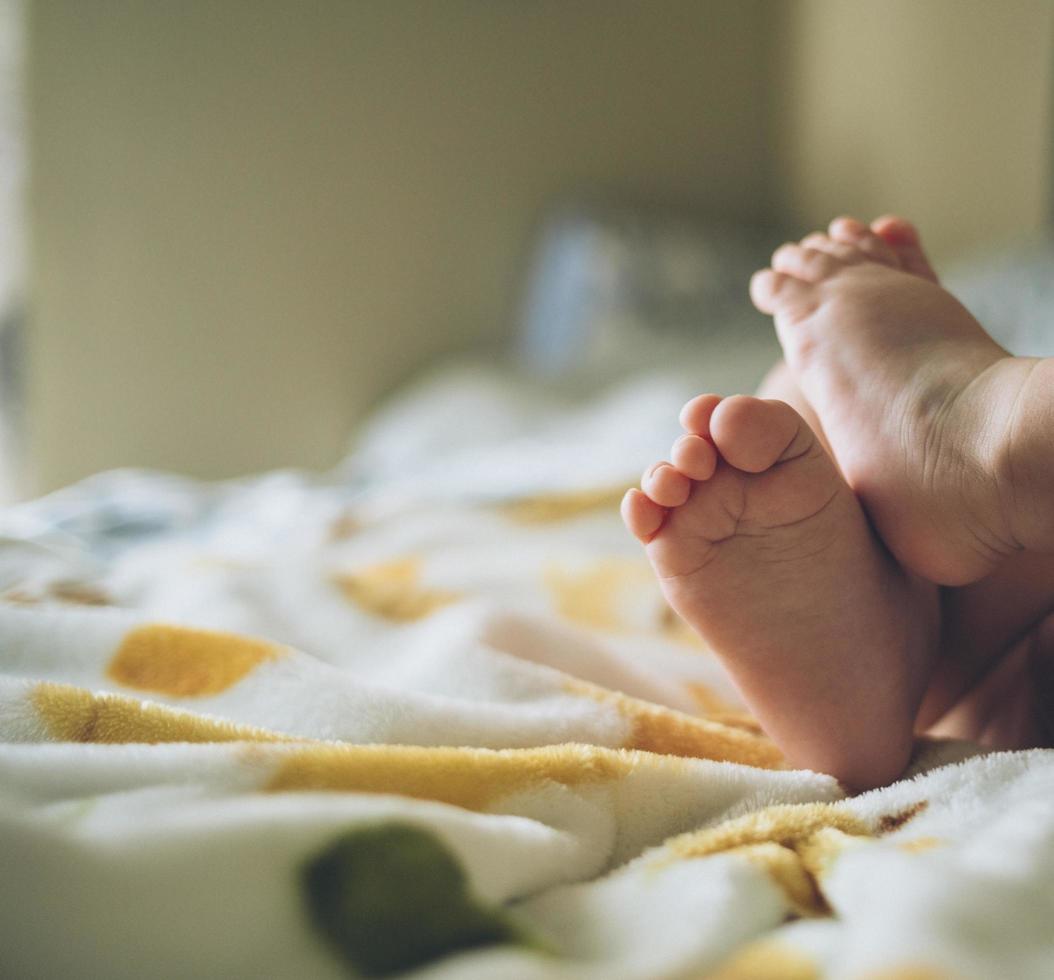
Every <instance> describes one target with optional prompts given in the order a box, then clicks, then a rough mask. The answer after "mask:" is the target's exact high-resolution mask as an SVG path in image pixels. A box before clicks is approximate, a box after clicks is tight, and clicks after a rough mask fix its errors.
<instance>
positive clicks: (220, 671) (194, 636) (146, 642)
mask: <svg viewBox="0 0 1054 980" xmlns="http://www.w3.org/2000/svg"><path fill="white" fill-rule="evenodd" d="M283 655H284V651H283V649H282V648H281V647H278V646H274V645H273V644H271V643H265V642H264V641H262V640H253V639H249V638H248V637H244V636H236V635H234V634H232V633H213V632H210V631H207V630H193V629H183V628H181V627H177V626H141V627H139V628H137V629H134V630H132V631H131V632H129V633H128V635H127V636H125V638H124V641H123V642H122V643H121V646H120V649H118V651H117V653H116V654H115V656H114V658H113V660H111V661H110V665H109V667H107V668H106V676H107V677H109V678H110V680H112V681H116V682H117V683H118V684H120V685H121V686H122V687H131V688H135V689H136V690H138V691H153V692H156V693H158V694H167V695H170V696H171V697H177V698H200V697H208V696H209V695H213V694H219V693H220V692H221V691H226V690H227V688H229V687H231V686H232V685H234V684H237V683H238V681H240V680H241V679H242V678H243V677H244V676H245V675H246V674H248V673H249V672H250V671H252V670H254V669H255V668H256V667H258V666H259V665H260V664H262V663H266V662H267V661H269V660H277V659H278V658H279V657H281V656H283Z"/></svg>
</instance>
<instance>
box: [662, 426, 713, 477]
mask: <svg viewBox="0 0 1054 980" xmlns="http://www.w3.org/2000/svg"><path fill="white" fill-rule="evenodd" d="M670 459H671V460H672V462H673V465H674V466H676V467H677V469H678V470H680V472H682V473H683V474H684V475H685V476H686V477H688V478H689V479H690V480H709V479H710V477H712V476H713V475H714V470H715V469H717V450H716V449H714V445H713V443H711V442H708V441H707V440H706V439H703V438H702V437H700V436H697V435H694V434H692V433H688V434H687V435H683V436H681V438H680V439H678V440H677V441H676V442H675V443H674V444H673V449H672V450H671V451H670Z"/></svg>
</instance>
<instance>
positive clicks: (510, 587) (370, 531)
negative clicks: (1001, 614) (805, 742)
mask: <svg viewBox="0 0 1054 980" xmlns="http://www.w3.org/2000/svg"><path fill="white" fill-rule="evenodd" d="M694 393H695V389H694V387H693V388H688V387H687V386H686V385H685V384H683V383H682V382H679V381H677V380H676V379H670V378H663V379H651V380H648V379H644V380H641V381H638V382H635V383H633V384H627V385H624V386H622V387H620V388H618V389H615V390H614V391H612V392H609V393H608V394H607V395H605V396H603V397H601V398H599V399H596V400H593V401H590V402H589V403H587V404H584V405H582V404H579V405H571V404H568V405H557V404H554V403H553V401H552V400H551V399H548V400H544V399H539V398H537V397H536V396H535V395H534V394H533V393H532V392H530V391H529V390H528V389H526V388H519V387H517V386H516V385H515V384H514V383H512V382H511V381H510V380H509V379H507V378H505V377H502V376H500V375H498V374H495V373H493V372H490V373H488V372H485V371H467V372H466V371H462V372H456V373H453V374H447V375H443V376H441V377H439V378H437V379H435V380H434V381H433V382H432V383H430V384H428V385H426V386H424V387H423V388H420V389H418V390H417V391H416V392H415V393H413V394H412V395H409V396H407V397H406V398H404V399H402V400H401V401H399V402H397V403H396V404H394V405H392V406H390V407H389V408H388V409H387V410H386V411H385V412H383V413H382V414H381V415H380V416H379V417H378V418H377V419H376V420H375V421H374V422H373V424H372V425H371V426H370V427H369V428H368V430H367V432H366V433H365V435H364V437H363V439H362V441H361V443H360V445H359V448H358V450H357V451H356V452H355V453H353V454H352V456H351V457H350V458H349V460H348V462H347V464H346V466H345V467H344V468H343V470H342V471H341V472H340V473H339V474H337V475H334V476H332V477H330V478H327V479H318V478H309V477H306V476H304V475H301V474H296V473H289V472H280V473H274V474H269V475H267V476H264V477H260V478H257V479H253V480H247V481H240V482H235V483H230V484H222V485H204V484H198V483H195V482H193V481H189V480H182V479H177V478H174V477H169V476H163V475H158V474H145V473H135V472H119V473H113V474H104V475H101V476H99V477H96V478H93V479H92V480H89V481H85V482H84V483H82V484H80V485H78V486H75V487H72V488H70V489H68V490H65V491H62V492H60V493H58V494H55V495H52V496H50V497H47V498H44V499H42V500H40V501H36V502H33V503H31V504H27V505H22V506H20V507H17V508H13V509H11V510H9V511H8V512H6V513H5V514H4V515H2V517H0V534H2V535H3V541H2V547H0V600H2V601H0V742H2V744H0V909H2V913H0V975H2V976H4V977H7V976H11V977H56V976H76V977H84V978H95V977H99V978H125V977H128V978H131V977H136V978H139V977H147V976H149V977H153V978H168V977H171V978H177V977H179V978H186V977H216V978H221V977H222V978H241V977H245V978H249V977H253V978H255V977H275V978H278V977H298V978H299V977H317V978H328V977H333V978H337V977H347V976H353V975H366V976H390V975H401V974H403V973H409V974H411V975H413V976H420V977H435V978H439V977H480V978H484V977H486V978H494V977H502V978H506V977H510V978H516V977H523V978H534V977H537V978H550V977H553V978H557V977H596V978H638V977H639V978H655V977H712V978H794V980H798V978H812V977H821V976H822V977H847V978H857V977H859V978H877V977H927V978H928V977H967V978H973V977H976V978H991V977H1015V978H1022V980H1027V978H1033V977H1035V978H1037V980H1038V978H1043V977H1049V976H1050V975H1051V973H1052V971H1054V933H1052V931H1051V928H1050V923H1051V922H1052V921H1054V888H1052V887H1051V882H1052V881H1054V752H1049V751H1033V752H1020V753H997V754H982V753H981V752H980V751H979V750H977V749H975V748H974V747H971V746H969V745H965V744H961V743H950V742H945V743H942V742H920V744H919V746H918V751H917V753H916V758H915V760H914V763H913V766H912V770H911V772H910V773H909V774H908V776H907V777H906V778H904V779H903V780H901V781H900V782H898V783H896V784H895V785H893V786H890V787H888V788H886V789H882V790H878V791H875V792H872V793H868V794H864V795H862V796H858V797H855V798H848V797H847V796H846V794H845V793H844V791H843V790H842V788H841V787H840V786H839V785H838V784H837V783H836V782H835V781H834V780H833V779H831V778H830V777H827V776H823V775H819V774H815V773H809V772H801V771H793V770H791V769H789V768H788V767H787V766H786V764H785V763H784V761H783V759H782V757H781V755H780V753H779V752H778V750H777V749H776V748H775V746H774V745H772V743H771V742H769V741H768V739H767V738H765V736H764V735H763V733H762V732H761V731H760V729H759V728H758V726H757V725H756V724H755V723H754V722H753V720H752V719H751V718H750V717H749V716H748V715H747V714H746V713H745V712H744V709H743V705H742V704H741V702H740V700H739V698H738V696H737V694H736V692H735V690H734V688H733V687H732V686H731V685H730V683H729V682H728V680H727V678H726V677H725V675H724V673H723V672H722V670H721V669H720V666H719V665H718V664H717V662H716V661H715V659H714V658H713V656H712V655H711V654H710V653H709V652H708V651H707V650H706V649H704V648H703V647H702V646H701V645H700V644H699V642H698V641H697V640H696V639H695V638H694V637H693V636H692V635H691V634H689V633H688V631H687V630H686V629H685V628H684V627H683V626H682V625H681V624H680V623H679V622H678V621H677V620H676V619H675V618H674V617H673V616H672V615H671V613H670V612H669V610H668V609H667V607H666V606H665V605H664V604H663V602H662V599H661V596H660V595H659V593H658V590H657V588H656V586H655V584H654V582H653V580H652V578H651V576H650V574H649V572H648V569H647V567H646V564H645V563H644V560H643V556H642V555H641V553H640V549H639V548H638V546H637V545H636V543H635V542H634V541H632V540H631V539H630V537H629V535H628V534H627V533H626V532H625V531H624V529H623V528H622V527H621V525H620V523H619V521H618V517H617V511H616V508H617V501H618V499H619V497H620V496H621V491H622V489H623V488H624V487H625V486H626V485H628V484H629V483H630V482H631V481H633V480H635V478H636V474H638V473H639V471H640V469H641V467H642V466H643V465H644V464H645V463H646V462H647V461H648V460H650V459H651V458H652V457H653V456H654V455H655V452H656V448H657V447H662V446H663V445H667V444H668V443H669V441H670V437H671V436H672V434H673V427H674V426H675V419H676V412H677V409H678V407H679V406H680V404H681V402H682V401H683V400H684V398H685V397H687V396H688V395H690V394H694ZM846 655H847V656H851V655H852V651H851V650H847V651H846Z"/></svg>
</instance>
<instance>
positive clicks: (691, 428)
mask: <svg viewBox="0 0 1054 980" xmlns="http://www.w3.org/2000/svg"><path fill="white" fill-rule="evenodd" d="M720 404H721V396H720V395H696V396H695V398H693V399H692V400H691V401H690V402H688V403H687V404H686V405H685V406H684V408H682V409H681V414H680V415H679V416H678V419H679V421H680V423H681V427H682V428H683V429H684V430H685V432H691V433H694V434H695V435H697V436H707V435H709V434H710V416H711V415H713V414H714V409H715V408H717V406H718V405H720Z"/></svg>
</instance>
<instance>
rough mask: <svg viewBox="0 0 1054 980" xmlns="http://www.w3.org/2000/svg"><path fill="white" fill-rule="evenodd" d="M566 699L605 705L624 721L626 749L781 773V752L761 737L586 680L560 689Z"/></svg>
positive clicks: (782, 762) (568, 683)
mask: <svg viewBox="0 0 1054 980" xmlns="http://www.w3.org/2000/svg"><path fill="white" fill-rule="evenodd" d="M564 688H565V690H567V691H568V693H570V694H576V695H579V696H580V697H587V698H591V699H592V700H594V701H598V702H600V703H601V704H610V705H611V706H612V707H614V708H615V710H616V711H618V713H619V714H620V715H622V717H623V718H625V719H626V721H627V722H629V725H630V732H629V736H628V737H627V739H626V741H625V742H624V743H623V745H624V747H625V748H627V749H639V750H640V751H642V752H654V753H656V754H657V755H675V756H683V757H686V758H692V759H715V760H717V761H719V762H738V763H741V764H743V765H748V766H756V767H758V768H760V769H782V768H783V767H784V758H783V753H782V752H780V750H779V749H778V748H776V746H775V745H774V744H773V743H772V742H771V741H770V740H769V739H768V738H766V737H765V736H764V735H760V734H755V733H754V732H752V731H747V730H744V729H742V728H734V727H732V726H729V725H723V724H720V723H719V722H716V721H713V720H711V719H709V718H696V717H694V716H692V715H686V714H682V713H681V712H679V711H674V710H673V709H672V708H665V707H663V706H662V705H658V704H651V703H650V702H648V701H640V700H638V699H636V698H631V697H627V696H626V695H625V694H620V693H619V692H617V691H609V690H608V689H607V688H603V687H598V686H597V685H595V684H589V683H587V682H585V681H578V680H572V681H568V682H566V683H565V685H564Z"/></svg>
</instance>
